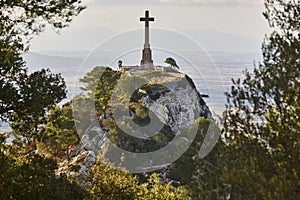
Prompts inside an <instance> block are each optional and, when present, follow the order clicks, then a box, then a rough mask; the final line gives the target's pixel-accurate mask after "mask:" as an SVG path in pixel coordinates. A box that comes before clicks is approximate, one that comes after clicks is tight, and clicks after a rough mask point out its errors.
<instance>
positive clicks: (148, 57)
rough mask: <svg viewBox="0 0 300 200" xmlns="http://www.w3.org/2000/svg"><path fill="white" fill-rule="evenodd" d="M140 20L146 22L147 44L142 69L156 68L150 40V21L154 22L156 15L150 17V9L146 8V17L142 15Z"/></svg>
mask: <svg viewBox="0 0 300 200" xmlns="http://www.w3.org/2000/svg"><path fill="white" fill-rule="evenodd" d="M140 21H141V22H145V44H144V49H143V54H142V60H141V66H140V69H142V70H151V69H154V66H153V60H152V52H151V49H150V42H149V22H153V21H154V17H149V10H146V11H145V17H141V18H140Z"/></svg>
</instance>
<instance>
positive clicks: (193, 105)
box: [59, 73, 212, 176]
mask: <svg viewBox="0 0 300 200" xmlns="http://www.w3.org/2000/svg"><path fill="white" fill-rule="evenodd" d="M141 77H142V78H147V79H148V80H149V81H148V83H147V85H148V87H144V88H142V89H141V90H139V94H137V95H136V97H135V98H136V99H135V100H133V101H135V103H140V104H141V105H142V106H143V107H146V108H147V109H148V110H149V111H151V112H152V113H154V114H155V115H156V116H157V118H158V119H159V120H160V122H162V123H163V124H165V125H166V126H167V127H168V128H169V129H168V130H171V131H172V132H173V134H174V135H177V134H181V133H180V130H181V128H184V127H188V126H190V125H191V124H193V123H194V122H195V120H197V119H198V118H199V117H204V118H207V119H211V118H212V114H211V112H210V111H209V108H208V106H207V105H206V103H205V102H204V100H203V99H202V98H201V96H200V94H199V92H198V91H197V90H196V87H195V85H194V83H193V81H192V80H191V79H190V78H189V77H188V76H186V75H183V74H180V73H168V74H166V75H165V76H160V78H159V79H158V78H156V77H154V78H156V79H153V77H151V78H149V73H148V74H147V76H146V75H145V76H141ZM151 84H155V85H163V87H149V85H151ZM133 99H134V98H133ZM130 113H131V115H132V116H133V117H136V115H137V113H136V112H135V110H134V109H133V110H130ZM91 133H92V134H91ZM162 133H163V134H164V132H162ZM108 136H109V129H108V128H107V127H103V126H102V127H101V126H99V125H93V123H91V124H90V125H89V127H88V128H87V129H86V130H85V131H84V132H83V134H82V135H81V136H80V137H81V143H80V145H79V146H78V147H77V148H76V149H75V151H74V152H73V153H74V157H73V158H72V159H71V161H69V164H74V163H75V162H76V160H77V161H78V160H80V162H79V165H80V168H79V170H78V172H79V173H80V174H81V175H82V176H87V175H88V174H89V169H90V167H91V166H92V165H93V164H94V163H95V159H96V155H97V154H98V152H99V151H101V150H103V149H105V147H106V144H107V141H108ZM122 145H123V146H125V148H126V145H127V146H129V147H128V148H129V149H130V147H132V144H131V143H130V142H128V141H127V142H123V141H121V142H120V144H119V146H122ZM142 146H143V145H142ZM78 157H80V158H81V159H79V158H78ZM67 165H68V163H64V164H62V166H67ZM62 166H61V168H62ZM65 168H66V167H65ZM62 171H63V170H60V171H59V173H62Z"/></svg>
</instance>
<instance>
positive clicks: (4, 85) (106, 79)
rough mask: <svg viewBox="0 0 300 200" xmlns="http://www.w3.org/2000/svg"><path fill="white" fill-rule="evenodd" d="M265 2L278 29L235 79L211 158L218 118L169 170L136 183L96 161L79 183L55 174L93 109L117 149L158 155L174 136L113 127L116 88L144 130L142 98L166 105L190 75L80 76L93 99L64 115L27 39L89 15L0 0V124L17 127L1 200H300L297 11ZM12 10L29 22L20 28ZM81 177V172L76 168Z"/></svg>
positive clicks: (1, 171) (53, 80)
mask: <svg viewBox="0 0 300 200" xmlns="http://www.w3.org/2000/svg"><path fill="white" fill-rule="evenodd" d="M265 5H266V11H265V13H264V16H265V17H266V19H267V20H268V22H269V24H270V26H271V28H273V30H274V31H273V33H272V34H270V35H269V36H268V37H267V38H266V39H265V41H264V43H263V46H262V53H263V62H262V63H260V64H259V65H258V66H257V67H256V69H255V70H254V71H253V72H246V73H245V79H243V80H240V79H239V80H233V86H232V88H231V90H230V91H229V92H228V93H227V94H226V96H227V108H228V110H227V113H226V118H225V119H223V120H224V131H223V135H222V138H221V139H220V140H218V142H217V144H216V146H215V148H214V149H213V150H212V151H211V152H210V153H209V155H208V156H207V157H205V158H200V157H199V156H198V153H199V149H200V147H201V145H202V141H203V137H204V134H203V133H206V132H207V131H208V125H209V123H210V120H208V119H205V118H203V117H200V118H199V119H197V120H196V121H195V122H194V123H193V124H191V125H190V126H188V127H186V128H185V129H186V132H187V133H191V132H193V131H195V129H196V131H197V133H198V134H197V135H196V137H195V139H194V141H193V143H192V145H191V146H190V147H189V148H188V150H187V151H186V152H185V153H184V154H183V155H182V156H181V157H180V158H179V159H178V160H177V161H176V162H174V163H173V164H172V165H170V166H166V167H165V168H164V169H162V170H158V171H156V172H155V173H154V172H153V173H147V174H136V175H134V174H131V173H129V172H128V171H126V170H119V169H115V168H114V167H113V166H112V165H111V163H108V162H107V161H106V160H105V159H104V158H103V157H99V159H98V160H97V161H96V164H95V165H94V167H92V169H91V172H90V174H89V176H88V177H85V178H82V177H80V176H68V177H67V176H65V175H59V176H58V175H57V174H55V170H57V168H58V164H59V163H60V162H63V161H68V160H69V159H70V158H71V156H72V154H71V152H72V151H73V150H74V148H75V147H76V145H78V143H79V140H80V137H79V136H80V135H81V134H83V132H84V130H86V129H87V128H88V127H87V126H86V124H87V123H86V122H87V120H89V119H87V115H85V113H84V111H85V110H88V109H87V108H86V107H84V106H85V105H86V103H87V102H90V101H93V103H94V104H95V108H96V116H97V119H98V121H99V122H100V124H101V126H102V127H103V128H105V130H107V132H108V133H109V136H108V137H109V139H110V140H111V141H112V142H115V143H116V144H118V145H119V146H120V147H122V148H124V149H127V150H130V151H132V152H134V151H137V150H141V149H142V150H145V151H153V150H155V149H157V148H160V147H161V146H164V145H165V144H167V143H168V142H169V141H170V140H172V138H173V137H174V133H173V132H172V130H171V128H170V127H169V126H164V127H163V129H162V130H161V131H160V132H158V133H156V134H155V135H154V136H153V137H152V138H151V139H152V140H150V141H148V140H147V141H146V140H142V139H140V138H135V137H133V136H129V135H128V134H125V133H124V132H123V131H122V130H121V129H120V128H118V127H117V125H116V123H115V122H114V120H113V119H114V115H113V110H112V109H113V108H112V104H111V101H112V95H113V90H114V88H115V87H116V85H117V84H119V83H121V85H119V89H120V90H121V91H123V92H121V91H119V95H118V96H117V97H116V98H117V100H118V102H119V103H120V105H117V106H119V107H117V108H119V109H120V110H122V109H123V107H124V105H125V103H128V104H129V108H130V113H131V116H130V117H131V118H132V119H133V120H134V121H135V122H136V123H138V124H140V125H144V124H146V123H147V122H148V121H147V120H149V119H148V118H149V110H148V109H147V108H145V107H143V106H142V104H141V99H142V98H143V97H145V95H149V96H150V98H151V99H152V100H155V99H158V98H159V97H160V95H161V93H162V92H166V91H167V88H165V87H163V86H162V85H160V84H157V83H158V82H162V81H163V80H166V81H167V82H170V81H171V82H172V81H179V82H180V80H181V78H184V77H179V78H178V77H171V76H173V75H174V74H173V75H170V74H169V75H168V73H166V74H165V73H163V72H157V71H155V72H153V71H149V72H146V73H144V74H142V75H140V76H131V77H129V76H128V77H123V76H122V74H121V73H120V72H119V71H115V70H112V69H111V68H109V67H96V68H94V69H93V70H92V71H91V72H89V73H87V74H86V76H85V77H83V78H82V79H81V82H83V83H85V85H84V87H83V88H82V90H83V91H84V92H85V94H86V96H82V95H81V96H77V97H75V98H74V99H72V101H71V103H73V105H74V104H76V105H78V107H79V108H80V109H81V110H80V112H81V111H82V115H79V117H77V118H76V120H74V118H73V116H72V107H71V103H67V104H65V105H64V106H62V107H58V106H57V103H59V102H60V101H61V100H62V99H63V98H65V96H66V86H65V82H64V80H63V78H62V77H61V76H60V75H59V74H53V73H51V72H50V71H49V70H47V69H42V70H40V71H37V72H33V73H32V74H29V73H28V72H27V68H26V63H24V61H23V59H22V56H21V54H22V53H23V52H24V51H26V50H27V48H28V44H29V43H27V42H26V41H24V40H23V38H24V37H23V36H27V37H31V36H32V35H33V34H36V33H40V32H41V31H43V29H44V24H45V23H49V24H50V25H52V26H53V27H55V28H57V29H60V28H63V27H65V26H67V25H68V24H69V23H70V22H71V20H72V19H73V17H75V16H77V15H78V14H79V13H80V12H81V11H82V10H83V8H84V7H83V6H81V4H80V1H76V0H74V1H59V0H53V1H45V2H36V1H26V2H21V1H2V0H0V8H1V11H0V27H1V30H2V31H1V32H0V118H1V120H4V121H6V122H8V123H10V126H11V128H12V130H11V131H10V132H9V133H2V134H0V194H1V195H0V199H103V200H107V199H111V200H119V199H129V200H130V199H157V200H164V199H170V200H173V199H174V200H175V199H183V200H186V199H266V200H271V199H272V200H273V199H278V200H279V199H295V200H296V199H299V197H300V189H299V188H300V181H299V174H300V171H299V170H300V166H299V165H300V157H299V155H300V145H299V144H300V119H299V116H300V97H299V95H300V91H299V90H300V89H299V88H300V78H299V77H300V53H299V52H300V31H299V30H300V24H299V21H300V19H299V16H300V2H299V1H296V0H292V1H288V2H287V1H283V0H265ZM11 13H15V14H20V17H19V19H15V18H13V16H15V15H11ZM122 81H123V83H124V84H122ZM125 83H127V84H125ZM128 83H130V84H128ZM135 85H138V86H139V87H138V89H137V88H134V87H133V86H135ZM132 87H133V88H132ZM132 90H133V91H134V92H133V93H131V91H132ZM126 91H129V94H130V95H129V94H128V93H126ZM116 92H118V90H117V91H116ZM128 99H130V102H127V100H128ZM80 112H79V113H80ZM77 120H78V121H77ZM75 124H78V125H79V126H76V128H75ZM125 125H126V123H125ZM198 127H200V129H199V128H198ZM127 128H128V129H130V128H132V127H130V126H128V127H127ZM132 131H133V132H134V131H135V130H132ZM136 134H139V133H136ZM11 135H13V136H14V140H13V142H12V143H11V144H8V143H7V138H8V137H9V136H11ZM145 147H147V148H145ZM120 159H121V158H120ZM79 168H80V166H78V165H77V164H76V163H75V164H73V165H72V166H70V168H69V170H70V171H76V172H78V170H79Z"/></svg>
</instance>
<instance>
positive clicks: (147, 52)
mask: <svg viewBox="0 0 300 200" xmlns="http://www.w3.org/2000/svg"><path fill="white" fill-rule="evenodd" d="M141 69H145V70H146V69H147V70H149V69H154V66H153V60H152V52H151V49H150V48H144V49H143V55H142V60H141Z"/></svg>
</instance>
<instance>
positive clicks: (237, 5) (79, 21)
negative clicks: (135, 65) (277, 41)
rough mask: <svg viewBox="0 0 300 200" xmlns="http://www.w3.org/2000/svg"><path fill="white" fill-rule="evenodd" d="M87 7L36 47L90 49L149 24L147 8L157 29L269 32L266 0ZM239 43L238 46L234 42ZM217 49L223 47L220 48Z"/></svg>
mask: <svg viewBox="0 0 300 200" xmlns="http://www.w3.org/2000/svg"><path fill="white" fill-rule="evenodd" d="M83 2H85V4H86V5H87V9H86V10H85V11H84V12H83V13H81V15H79V16H78V17H77V18H75V20H74V21H73V22H72V24H71V26H70V27H68V28H65V29H63V30H61V32H60V34H56V33H54V31H53V30H52V29H51V28H48V29H47V30H46V31H45V32H44V33H42V34H41V35H40V36H37V37H35V38H34V39H33V40H32V43H31V44H32V45H31V51H34V52H41V51H80V50H90V49H92V48H94V47H95V46H96V45H97V44H99V43H100V42H101V41H103V40H105V39H107V38H108V37H110V36H112V35H114V34H119V33H122V32H124V31H128V30H132V29H137V28H141V27H143V24H142V23H140V22H139V17H140V16H143V15H144V10H145V9H150V15H151V16H154V17H155V22H154V23H151V26H153V27H159V28H167V29H173V30H177V31H180V32H183V33H186V34H189V33H190V32H194V33H197V31H209V32H216V33H219V34H223V33H224V34H230V35H234V36H237V37H248V38H252V39H256V40H257V41H262V39H263V37H264V34H265V33H266V32H267V31H268V25H267V22H266V20H265V19H264V18H263V16H262V12H263V10H264V6H263V0H105V1H104V0H83ZM233 45H234V44H233ZM216 50H217V49H216Z"/></svg>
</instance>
